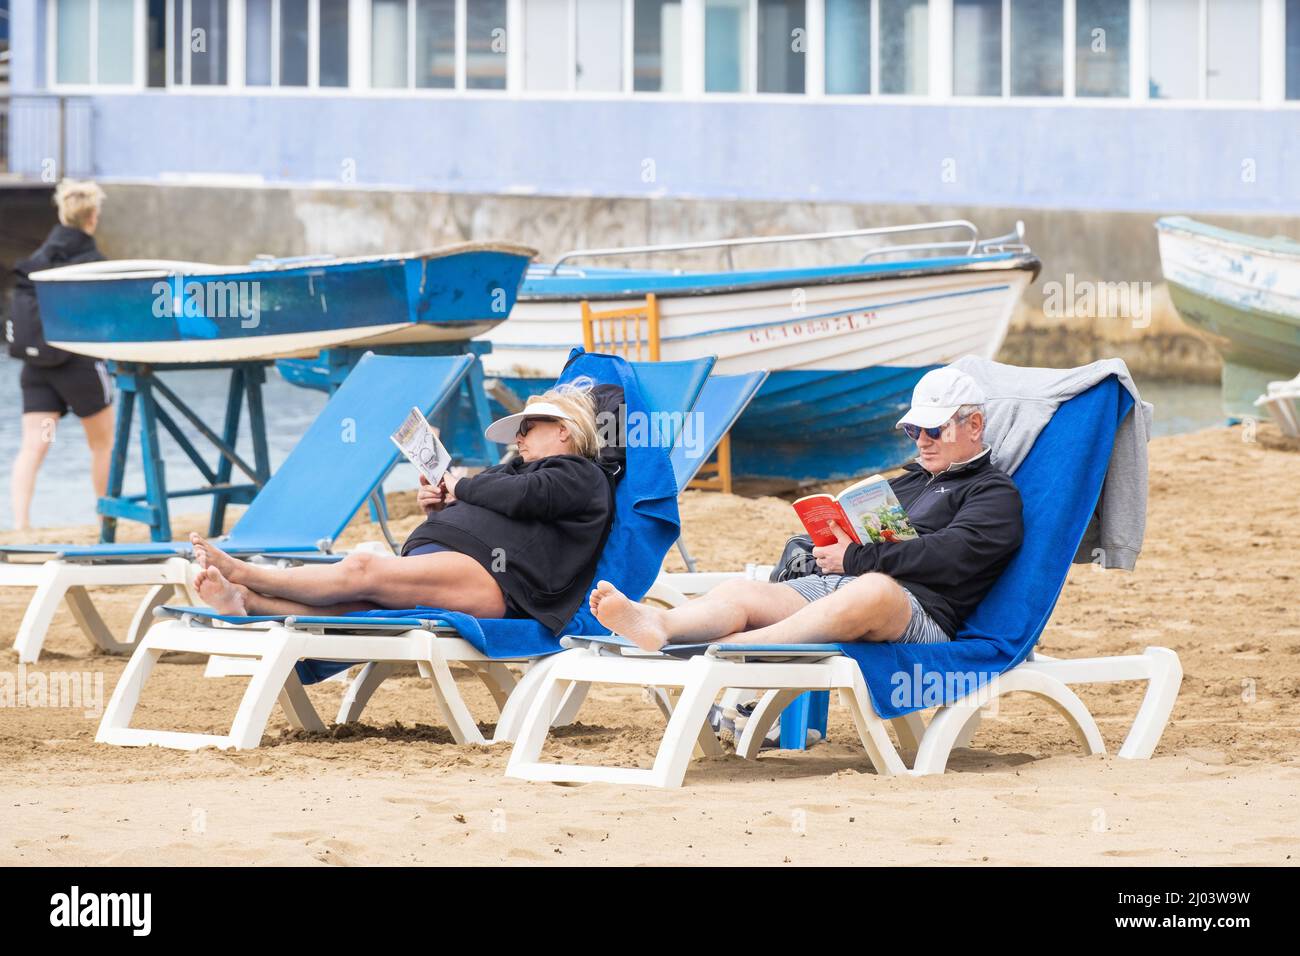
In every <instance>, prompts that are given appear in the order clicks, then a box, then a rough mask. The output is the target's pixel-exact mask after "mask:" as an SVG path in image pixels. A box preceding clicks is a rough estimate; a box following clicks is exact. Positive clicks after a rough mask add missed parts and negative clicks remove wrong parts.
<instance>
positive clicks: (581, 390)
mask: <svg viewBox="0 0 1300 956" xmlns="http://www.w3.org/2000/svg"><path fill="white" fill-rule="evenodd" d="M535 402H549V403H550V404H552V405H555V406H557V407H559V408H561V409H563V410H564V413H565V415H567V416H568V419H569V420H568V421H567V422H565V424H566V425H568V426H569V435H570V437H571V438H572V439H573V453H574V454H575V455H581V456H582V457H583V458H595V457H597V456H598V455H599V454H600V436H599V434H598V433H597V432H596V403H595V401H594V400H593V399H592V397H591V386H590V385H579V384H570V385H557V386H555V388H552V389H550V390H549V391H547V392H544V393H542V394H541V395H533V396H530V397H529V399H528V403H527V404H526V405H525V406H524V411H525V412H527V411H528V405H532V404H533V403H535Z"/></svg>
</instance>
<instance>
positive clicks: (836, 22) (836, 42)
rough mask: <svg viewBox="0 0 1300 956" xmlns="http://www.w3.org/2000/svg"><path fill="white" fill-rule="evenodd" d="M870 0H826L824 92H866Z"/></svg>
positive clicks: (871, 57)
mask: <svg viewBox="0 0 1300 956" xmlns="http://www.w3.org/2000/svg"><path fill="white" fill-rule="evenodd" d="M871 47H872V42H871V0H826V92H827V93H870V92H871V88H872V83H871V63H872V60H873V59H874V57H873V56H872V50H871Z"/></svg>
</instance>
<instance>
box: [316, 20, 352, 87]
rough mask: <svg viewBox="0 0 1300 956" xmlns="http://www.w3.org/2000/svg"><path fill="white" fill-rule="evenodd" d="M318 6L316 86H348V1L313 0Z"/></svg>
mask: <svg viewBox="0 0 1300 956" xmlns="http://www.w3.org/2000/svg"><path fill="white" fill-rule="evenodd" d="M317 2H318V3H319V5H320V15H319V17H318V23H319V24H320V26H319V30H320V38H319V40H318V43H319V45H320V46H319V49H320V59H319V61H318V68H317V73H318V76H317V83H318V84H319V85H320V86H331V87H333V86H347V85H348V0H317Z"/></svg>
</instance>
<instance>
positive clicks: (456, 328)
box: [35, 246, 530, 362]
mask: <svg viewBox="0 0 1300 956" xmlns="http://www.w3.org/2000/svg"><path fill="white" fill-rule="evenodd" d="M529 252H530V250H524V249H518V250H516V249H510V248H504V249H503V248H493V247H491V246H485V247H483V248H473V247H468V248H465V249H463V250H453V251H448V252H446V253H433V254H428V255H411V256H390V257H373V258H365V259H355V260H316V261H314V262H309V263H302V264H294V263H291V262H290V263H277V264H275V265H273V266H270V267H249V268H245V269H240V270H235V269H226V270H221V271H216V272H213V271H199V269H202V268H203V267H201V266H200V267H199V269H196V270H194V271H190V272H185V271H182V270H180V269H175V270H171V269H159V268H156V267H155V268H152V269H150V268H145V269H140V270H136V271H125V270H124V271H122V272H121V274H120V275H119V274H113V273H111V272H110V273H107V274H103V273H100V274H96V273H95V271H93V270H89V269H87V271H85V272H83V273H73V272H71V270H74V269H86V267H81V266H72V267H67V270H50V271H49V272H47V273H45V274H44V275H45V276H48V277H49V278H47V279H44V280H42V279H41V275H42V274H40V273H38V274H37V276H36V281H35V285H36V290H37V296H38V299H39V302H40V307H41V317H42V321H43V323H44V326H45V335H46V338H47V339H48V340H49V341H50V342H51V344H54V345H57V346H58V347H60V348H64V349H68V350H69V351H73V352H79V353H81V354H84V355H92V356H94V357H96V358H105V359H114V360H118V361H136V362H160V361H167V362H218V361H245V360H255V359H268V358H275V357H280V356H288V355H311V354H315V353H316V352H317V351H319V350H320V349H322V348H329V347H336V346H343V345H349V346H366V345H372V344H399V343H411V342H444V341H465V340H468V339H470V338H472V337H473V336H475V335H479V334H481V333H482V332H484V331H486V330H488V329H491V328H492V327H494V326H495V325H497V324H499V323H500V322H502V321H504V320H505V319H506V318H507V317H508V316H509V314H510V310H511V309H512V308H513V307H514V304H515V300H516V298H517V295H518V290H519V286H520V283H521V281H522V280H523V276H524V272H525V269H526V268H527V265H528V259H529V255H528V253H529ZM93 265H94V266H96V267H98V268H111V267H112V266H113V264H112V263H96V264H93ZM158 265H163V264H161V263H160V264H158ZM174 265H176V266H182V265H184V264H180V263H177V264H174ZM207 268H208V269H209V270H210V269H212V268H213V267H207ZM59 273H62V274H63V275H62V276H58V274H59ZM69 276H71V277H69Z"/></svg>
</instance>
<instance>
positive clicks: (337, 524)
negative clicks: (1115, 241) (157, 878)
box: [0, 354, 474, 662]
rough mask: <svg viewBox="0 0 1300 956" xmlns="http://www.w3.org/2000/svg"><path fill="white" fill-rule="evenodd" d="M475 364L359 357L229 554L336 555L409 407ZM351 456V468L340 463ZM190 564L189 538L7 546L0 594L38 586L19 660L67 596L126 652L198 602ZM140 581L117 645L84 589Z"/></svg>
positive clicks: (437, 397)
mask: <svg viewBox="0 0 1300 956" xmlns="http://www.w3.org/2000/svg"><path fill="white" fill-rule="evenodd" d="M473 362H474V358H473V356H470V355H453V356H414V357H411V356H396V355H375V354H368V355H365V356H363V357H362V359H361V361H360V362H358V363H357V365H356V367H355V368H354V369H353V370H352V372H351V373H350V374H349V375H348V377H347V378H346V379H345V380H344V382H343V384H342V385H341V386H340V387H339V389H338V391H337V392H335V393H334V395H333V396H331V397H330V400H329V402H328V403H327V404H326V405H325V407H324V409H322V410H321V413H320V415H318V416H317V418H316V420H315V421H314V422H312V424H311V426H310V427H309V428H308V429H307V432H306V433H305V434H304V435H303V436H302V439H301V440H300V441H299V442H298V444H297V445H296V446H295V447H294V449H293V451H292V452H291V453H290V454H289V456H288V457H287V458H286V459H285V460H284V463H283V464H281V465H280V467H279V468H278V469H277V470H276V472H275V474H274V475H272V476H271V479H270V480H269V481H268V482H267V483H266V485H265V486H263V487H262V489H261V490H260V491H258V493H257V496H256V497H255V498H254V499H253V501H252V502H251V503H250V504H249V506H248V509H247V510H246V511H245V512H244V513H243V515H241V516H240V518H239V521H238V522H237V523H236V524H235V526H234V528H232V529H231V531H230V533H229V534H228V535H226V536H225V537H224V538H223V539H221V546H222V547H223V548H224V549H225V550H226V551H227V552H229V553H231V554H235V555H239V556H243V557H248V556H252V555H262V554H266V555H296V556H301V557H302V558H307V557H308V556H321V555H326V554H329V553H330V551H331V550H332V547H333V542H334V539H335V538H336V537H337V536H338V534H339V533H340V532H341V531H342V530H343V529H344V528H345V527H346V526H347V523H348V522H349V521H350V520H351V519H352V516H353V515H354V514H356V512H357V510H358V509H359V508H360V507H361V506H362V505H363V504H364V503H365V501H366V499H367V498H368V497H370V495H371V494H372V493H373V492H374V490H375V489H376V488H377V487H379V485H380V483H381V482H382V481H383V479H384V478H385V477H386V476H387V475H388V473H389V471H391V470H392V468H393V466H394V465H395V464H396V463H397V461H398V457H399V454H400V453H399V452H398V450H397V447H396V446H395V445H394V444H393V442H392V441H391V439H390V438H389V436H390V435H391V434H392V432H393V430H394V429H395V428H396V426H397V424H398V423H400V422H401V420H402V418H404V417H405V416H406V415H407V414H408V413H409V412H410V410H411V409H412V407H417V408H419V409H420V411H422V412H423V413H424V414H425V415H426V416H430V417H433V416H435V415H436V413H437V412H438V411H439V410H440V409H442V408H443V406H444V405H445V404H446V403H447V401H448V399H450V398H451V397H452V396H454V395H456V394H457V392H458V390H460V389H461V388H462V386H463V385H464V383H465V382H466V375H467V373H468V372H469V370H470V366H471V365H472V364H473ZM343 453H346V460H347V462H348V466H347V467H346V468H343V467H340V461H341V458H342V455H343ZM191 558H192V549H191V547H190V543H189V542H188V541H173V542H151V543H147V544H94V545H66V544H45V545H41V544H31V545H4V546H0V587H34V588H35V589H36V593H35V595H34V596H33V598H32V600H31V602H30V603H29V604H28V607H27V613H26V614H25V615H24V617H23V621H22V624H21V625H20V626H19V628H18V635H17V638H16V639H15V641H14V647H15V648H16V649H17V650H18V658H19V660H21V661H27V662H31V661H35V660H36V659H37V657H38V656H39V655H40V652H41V645H42V644H43V643H44V640H45V633H46V631H47V630H48V628H49V624H50V620H51V618H53V616H54V612H55V611H56V610H57V609H58V606H59V603H60V601H64V600H66V601H67V604H68V607H69V609H70V610H71V611H72V614H73V617H74V619H75V620H76V622H77V624H78V625H80V627H81V629H82V631H83V632H85V634H86V636H87V637H88V638H90V639H91V640H92V641H93V642H94V643H96V644H98V645H99V646H100V647H102V648H103V649H105V650H108V651H113V652H117V653H121V652H125V651H129V650H130V648H131V646H132V645H133V644H134V643H135V642H136V641H137V640H138V639H139V637H140V635H141V633H142V632H143V631H144V630H145V629H147V628H148V626H149V625H150V623H151V622H152V619H153V610H154V608H155V607H158V606H160V605H162V604H164V603H166V602H167V601H168V600H170V599H171V598H172V597H173V596H174V595H177V594H179V595H182V596H184V597H187V598H188V599H189V600H192V601H196V600H197V599H196V598H195V597H194V596H193V589H192V587H191V581H192V578H193V573H194V566H193V564H192V562H191ZM41 559H44V560H41ZM38 562H39V563H38ZM140 585H151V586H152V591H151V592H150V594H149V596H148V597H147V598H146V599H145V600H144V601H143V602H142V603H141V605H140V607H139V608H138V609H137V611H136V614H135V619H134V621H133V622H132V624H131V627H130V629H129V630H128V632H127V636H126V640H125V641H122V642H119V641H118V640H117V639H116V638H114V637H113V635H112V634H111V632H110V631H109V629H108V627H107V626H106V625H105V624H104V622H103V620H102V618H101V617H100V615H99V613H98V612H97V611H96V609H95V607H94V605H93V604H92V603H91V600H90V597H89V596H88V594H87V592H86V588H88V587H114V586H123V587H125V586H140Z"/></svg>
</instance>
